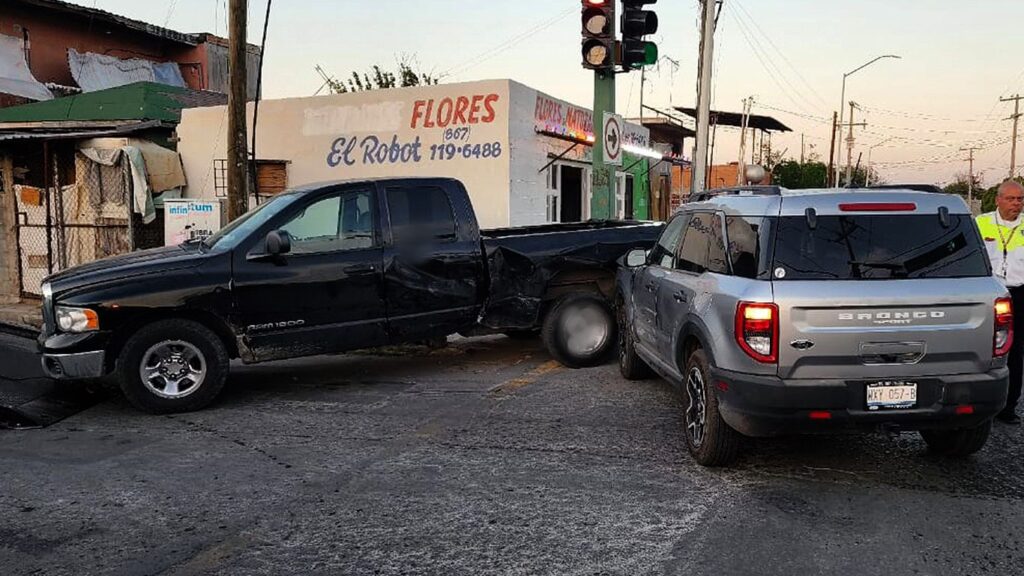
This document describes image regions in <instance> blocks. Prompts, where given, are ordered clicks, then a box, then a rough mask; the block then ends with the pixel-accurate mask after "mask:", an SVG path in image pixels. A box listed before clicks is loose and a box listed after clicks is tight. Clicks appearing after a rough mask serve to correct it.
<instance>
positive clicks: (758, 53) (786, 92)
mask: <svg viewBox="0 0 1024 576" xmlns="http://www.w3.org/2000/svg"><path fill="white" fill-rule="evenodd" d="M730 14H731V15H732V16H733V18H734V19H735V20H736V23H737V24H738V25H739V31H740V34H742V35H743V38H744V39H745V40H746V41H747V45H748V46H750V49H751V51H752V52H753V53H754V56H755V57H756V58H757V61H758V62H759V63H760V64H761V67H762V68H764V71H765V72H766V73H767V74H768V77H769V78H771V80H772V82H774V83H775V85H776V86H777V87H778V88H779V90H780V91H781V92H782V94H783V95H784V96H785V97H786V98H787V99H788V100H789V101H790V102H792V104H793V105H794V106H796V107H797V108H798V109H800V110H801V111H803V112H804V113H808V111H807V109H806V108H804V105H803V104H801V103H800V102H797V100H796V99H795V98H793V96H792V95H791V94H790V92H789V90H787V89H786V87H785V86H783V85H782V84H781V83H780V82H779V78H782V79H783V80H785V77H784V76H782V74H779V73H777V72H773V71H772V67H771V66H770V65H769V64H768V62H767V61H766V60H765V59H764V57H762V55H761V51H760V50H759V49H758V48H757V46H756V45H755V41H754V40H753V39H752V38H751V37H750V35H749V34H748V33H747V31H746V29H745V28H744V25H743V23H742V22H741V21H740V19H739V17H738V16H736V15H735V14H736V13H735V12H730ZM787 82H788V80H787Z"/></svg>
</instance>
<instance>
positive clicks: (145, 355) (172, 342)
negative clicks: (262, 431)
mask: <svg viewBox="0 0 1024 576" xmlns="http://www.w3.org/2000/svg"><path fill="white" fill-rule="evenodd" d="M228 366H229V360H228V353H227V350H226V349H225V347H224V343H223V342H221V340H220V338H218V337H217V335H216V334H214V333H213V332H212V331H210V330H209V329H208V328H206V327H205V326H203V325H202V324H199V323H197V322H192V321H190V320H162V321H160V322H155V323H153V324H150V325H148V326H146V327H144V328H142V329H141V330H139V331H138V332H137V333H135V335H134V336H132V337H131V338H130V339H129V340H128V342H127V344H125V347H124V350H122V351H121V354H120V356H119V357H118V360H117V369H116V376H117V379H118V383H119V384H120V387H121V391H122V392H124V395H125V397H126V398H127V399H128V401H129V402H130V403H131V404H132V405H133V406H135V407H136V408H138V409H139V410H142V411H144V412H149V413H151V414H170V413H175V412H191V411H194V410H199V409H201V408H204V407H206V406H207V405H209V404H210V403H211V402H213V400H214V399H215V398H216V397H217V395H219V394H220V391H221V390H222V389H223V388H224V383H225V381H226V380H227V375H228Z"/></svg>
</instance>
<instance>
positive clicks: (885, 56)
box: [835, 54, 902, 188]
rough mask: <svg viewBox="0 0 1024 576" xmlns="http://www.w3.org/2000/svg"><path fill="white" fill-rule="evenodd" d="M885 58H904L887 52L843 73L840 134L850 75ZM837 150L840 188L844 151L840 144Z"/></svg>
mask: <svg viewBox="0 0 1024 576" xmlns="http://www.w3.org/2000/svg"><path fill="white" fill-rule="evenodd" d="M885 58H895V59H897V60H901V59H902V57H901V56H897V55H895V54H885V55H883V56H879V57H877V58H875V59H874V60H872V61H870V62H868V63H867V64H864V65H862V66H860V67H858V68H855V69H853V70H852V71H850V72H847V73H846V74H843V92H842V97H841V98H840V99H839V134H842V133H843V121H844V116H843V113H844V112H845V111H846V108H845V107H846V79H847V78H849V77H850V76H853V75H854V74H856V73H857V72H860V71H861V70H863V69H865V68H867V67H868V66H871V65H872V64H874V63H875V62H878V61H879V60H884V59H885ZM836 150H837V151H838V153H839V157H838V158H837V159H836V182H835V186H836V188H839V173H840V172H841V171H842V170H840V168H841V164H842V158H843V153H842V152H841V151H840V147H839V146H836Z"/></svg>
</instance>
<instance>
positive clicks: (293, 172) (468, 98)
mask: <svg viewBox="0 0 1024 576" xmlns="http://www.w3.org/2000/svg"><path fill="white" fill-rule="evenodd" d="M251 118H252V105H250V122H251ZM227 125H228V122H227V109H226V107H223V106H221V107H213V108H196V109H191V110H185V111H184V112H183V114H182V121H181V124H180V125H179V126H178V137H179V139H180V141H179V143H178V151H179V152H180V153H181V156H182V161H183V163H184V167H185V174H186V176H187V178H188V187H187V188H186V192H185V196H186V197H188V198H201V199H212V198H216V197H223V196H224V195H225V194H226V177H225V176H226V170H225V167H226V158H227V152H226V147H227V134H226V130H227ZM250 129H251V125H250ZM624 132H625V134H624V142H626V143H627V144H628V145H629V146H628V147H629V148H630V149H631V150H634V151H637V152H641V151H649V148H650V143H649V133H648V130H647V129H645V128H642V127H640V126H636V125H632V124H626V127H625V128H624ZM592 141H593V114H592V113H591V112H590V111H589V110H586V109H583V108H580V107H577V106H573V105H571V104H569V103H567V102H563V101H561V100H558V99H555V98H553V97H551V96H548V95H546V94H543V93H541V92H538V91H536V90H534V89H531V88H529V87H527V86H524V85H522V84H519V83H517V82H513V81H511V80H488V81H481V82H472V83H464V84H445V85H440V86H425V87H417V88H401V89H393V90H377V91H369V92H358V93H350V94H340V95H331V96H318V97H311V98H289V99H283V100H265V101H263V102H261V103H260V109H259V130H258V132H257V145H256V152H257V157H258V158H259V159H260V162H259V166H260V178H258V181H259V182H260V184H259V185H260V189H261V190H262V191H264V192H266V191H270V192H274V191H279V190H280V189H281V188H283V187H284V186H285V185H287V186H288V187H292V186H297V185H301V184H306V183H311V182H319V181H326V180H344V179H361V178H372V177H387V176H441V177H454V178H458V179H460V180H461V181H462V182H464V183H465V185H466V187H467V188H468V190H469V193H470V196H471V197H472V199H473V204H474V206H475V208H476V212H477V217H478V218H479V219H480V222H481V224H482V226H483V227H485V228H497V227H504V226H525V225H534V224H543V223H547V222H571V221H580V220H586V219H587V218H589V212H590V197H589V190H590V168H589V166H590V152H591V143H592ZM648 166H649V162H648V160H647V158H646V157H644V156H643V155H641V156H633V155H631V154H629V153H627V154H626V155H625V158H624V162H623V166H622V167H621V168H620V170H622V171H621V172H620V173H619V175H618V186H617V191H618V197H617V203H616V204H617V205H616V211H617V216H618V217H619V218H630V217H632V218H636V219H646V218H648V217H649V214H650V211H649V205H650V202H649V194H648V189H649V188H648V184H647V173H648Z"/></svg>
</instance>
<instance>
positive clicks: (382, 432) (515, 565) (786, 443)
mask: <svg viewBox="0 0 1024 576" xmlns="http://www.w3.org/2000/svg"><path fill="white" fill-rule="evenodd" d="M680 410H681V406H680V403H679V400H678V398H677V395H676V393H675V392H674V391H673V390H672V388H671V387H670V386H669V385H668V384H665V383H663V382H661V381H650V382H643V383H639V384H637V383H629V382H626V381H624V380H622V379H621V378H620V377H619V376H618V372H617V368H616V367H615V366H612V365H609V366H606V367H602V368H597V369H592V370H582V371H570V370H565V369H563V368H560V367H558V366H557V365H555V364H553V363H552V362H551V361H550V359H549V358H548V357H547V356H546V355H545V353H544V352H543V351H542V350H541V348H540V347H539V346H538V345H535V344H530V343H526V344H523V343H517V342H512V341H510V340H506V339H504V338H497V337H496V338H490V339H480V340H472V341H463V342H460V343H458V344H457V345H456V346H454V347H453V348H450V349H447V350H441V351H437V352H426V351H419V352H417V353H415V354H399V353H395V354H392V355H387V354H385V355H373V356H371V355H355V356H347V357H336V358H330V359H326V360H324V359H318V360H305V361H294V362H287V363H281V364H275V365H270V366H264V367H258V368H241V369H239V370H237V371H236V372H235V373H234V375H233V377H232V379H231V381H230V382H229V385H228V388H227V390H226V393H225V396H224V398H223V399H222V400H221V401H220V402H219V403H218V404H217V405H215V406H214V407H213V408H211V409H209V410H206V411H203V412H199V413H195V414H188V415H179V416H172V417H152V416H144V415H141V414H138V413H136V412H134V411H132V410H131V409H130V408H129V407H128V406H127V405H126V404H125V403H124V401H123V400H121V399H119V398H113V399H111V400H108V401H106V402H103V403H100V404H99V405H97V406H94V407H93V408H90V409H89V410H86V411H84V412H82V413H80V414H77V415H75V416H72V417H71V418H68V419H67V420H64V421H63V422H60V423H58V424H56V425H54V426H51V427H49V428H46V429H43V430H35V431H17V432H10V431H9V432H0V487H2V488H0V574H4V575H5V576H6V575H16V574H17V575H20V574H47V575H51V574H91V575H98V574H133V575H134V574H173V575H184V574H240V575H241V574H245V575H249V574H389V575H390V574H445V575H447V574H467V575H479V574H524V575H525V574H572V575H576V574H579V575H593V574H629V575H633V574H716V575H717V574H779V575H786V576H790V575H794V574H833V573H834V574H935V575H950V574H971V575H977V574H1015V575H1019V574H1021V573H1022V571H1024V546H1022V539H1024V506H1022V505H1021V498H1022V495H1024V494H1022V487H1024V479H1022V472H1024V450H1022V448H1021V446H1022V444H1024V442H1022V440H1024V431H1022V430H1021V429H1019V428H1007V427H999V428H997V429H996V432H995V434H994V437H993V438H992V440H991V441H990V443H989V445H988V446H987V447H986V449H985V450H984V451H983V452H982V453H980V454H979V455H977V456H976V457H975V458H973V459H971V460H967V461H963V462H950V461H945V460H937V459H934V458H932V457H930V456H928V455H926V454H925V449H924V444H923V443H922V442H921V441H920V440H919V439H918V438H917V437H916V436H914V435H910V434H907V435H903V436H899V437H897V438H888V437H885V436H866V437H865V436H852V437H829V438H797V439H786V440H774V441H757V442H751V443H750V444H749V445H748V446H747V449H746V451H745V455H744V456H743V458H742V459H741V461H740V463H739V465H738V466H736V467H735V468H733V469H730V470H707V469H703V468H700V467H699V466H697V465H695V464H694V463H693V462H692V460H691V459H690V457H689V455H688V454H687V453H686V450H685V447H684V444H683V437H682V425H681V416H680V414H681V412H680Z"/></svg>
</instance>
